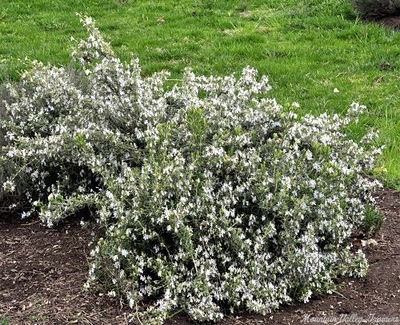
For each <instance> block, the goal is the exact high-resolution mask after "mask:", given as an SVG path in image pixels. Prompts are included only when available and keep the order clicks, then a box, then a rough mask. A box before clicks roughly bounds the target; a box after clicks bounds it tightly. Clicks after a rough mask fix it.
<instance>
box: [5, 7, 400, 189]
mask: <svg viewBox="0 0 400 325" xmlns="http://www.w3.org/2000/svg"><path fill="white" fill-rule="evenodd" d="M349 2H350V1H349V0H308V1H298V0H281V1H277V0H252V1H250V0H224V1H223V0H195V1H193V0H192V1H189V0H179V1H177V0H159V1H137V0H136V1H135V0H101V1H100V0H87V1H86V0H85V1H81V0H75V1H72V0H63V1H61V0H54V1H45V0H30V1H26V0H2V1H1V3H0V80H3V81H4V80H7V79H12V80H17V79H18V76H19V74H20V72H21V71H22V70H23V69H24V68H26V65H25V63H24V59H25V58H28V59H31V60H34V59H36V60H40V61H44V62H50V63H52V64H57V65H65V64H67V63H68V62H69V52H70V47H71V45H72V43H71V37H73V38H74V39H76V40H79V39H80V38H84V37H86V34H85V31H84V29H83V28H82V26H81V25H80V22H79V18H78V17H77V16H76V12H80V13H84V14H87V15H89V16H92V17H94V18H95V19H96V21H97V26H98V27H99V29H100V30H101V31H102V33H103V36H104V37H105V38H106V39H107V40H108V41H110V43H111V44H112V46H113V48H114V49H115V51H116V52H117V53H118V55H119V56H120V57H121V58H122V59H125V60H129V58H130V53H132V54H133V55H134V56H135V57H139V58H140V61H141V64H142V67H143V73H144V74H145V75H148V74H151V73H152V72H154V71H158V70H161V69H166V70H169V71H170V72H171V73H172V77H173V78H179V77H180V75H181V73H182V71H183V68H184V67H186V66H191V67H193V69H194V71H195V72H196V73H201V74H206V75H209V74H214V75H224V74H229V73H234V72H235V73H238V72H240V71H241V70H242V68H243V67H245V66H247V65H250V66H253V67H255V68H257V69H258V70H259V71H260V73H262V74H267V75H268V76H269V77H270V81H271V85H272V86H273V90H272V91H271V94H270V96H272V97H275V98H277V100H278V102H280V103H281V104H290V103H292V102H298V103H299V104H300V105H301V107H300V109H299V112H300V113H301V114H304V113H308V112H312V113H321V112H324V111H328V112H331V113H333V112H337V113H342V112H344V111H346V110H347V108H348V107H349V105H350V104H351V103H352V102H353V101H358V102H360V103H362V104H364V105H367V111H366V114H365V115H364V116H363V117H362V118H361V119H360V121H361V123H360V124H359V125H357V126H352V127H351V128H350V129H349V132H350V134H351V136H352V137H353V138H354V139H357V138H359V137H360V136H361V135H363V134H364V133H365V132H366V130H367V129H368V128H369V127H374V128H377V129H379V130H380V132H381V137H380V140H379V143H380V144H382V145H385V151H384V155H383V157H382V161H381V162H380V165H381V166H382V167H383V168H382V170H385V169H386V170H387V173H382V174H381V177H383V179H384V180H385V182H386V185H388V186H391V187H395V188H397V189H400V159H399V157H400V145H399V143H400V123H399V121H400V106H399V101H400V97H399V87H400V83H399V78H400V74H399V68H400V63H399V62H400V61H399V58H400V51H399V46H398V44H399V41H400V34H399V33H396V32H394V31H391V30H389V29H385V28H383V27H380V26H377V25H373V24H365V23H363V22H361V21H360V20H359V19H358V18H357V16H356V15H355V13H354V11H353V9H352V8H351V6H350V3H349Z"/></svg>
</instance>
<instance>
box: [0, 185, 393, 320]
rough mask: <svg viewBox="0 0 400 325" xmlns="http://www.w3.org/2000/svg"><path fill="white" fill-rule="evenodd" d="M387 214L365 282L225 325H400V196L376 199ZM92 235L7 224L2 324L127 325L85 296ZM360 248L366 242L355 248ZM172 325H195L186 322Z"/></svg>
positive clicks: (2, 245) (347, 282) (112, 308)
mask: <svg viewBox="0 0 400 325" xmlns="http://www.w3.org/2000/svg"><path fill="white" fill-rule="evenodd" d="M377 201H378V203H379V207H380V210H381V211H382V212H383V213H384V215H385V218H386V220H385V223H384V225H383V227H382V229H381V230H380V231H379V233H377V234H376V235H375V236H374V239H375V241H376V243H377V244H376V245H370V246H366V247H363V250H364V251H365V253H366V254H367V257H368V260H369V262H370V269H369V273H368V275H367V276H366V277H365V278H343V279H340V281H339V284H338V289H337V291H335V292H334V293H332V294H330V295H324V296H322V297H319V298H316V299H313V300H312V301H310V302H309V303H307V304H303V303H298V304H295V305H292V306H284V307H282V308H281V309H280V310H278V311H276V312H274V313H272V314H270V315H266V316H260V315H251V314H237V315H235V316H229V317H227V318H226V319H225V320H224V321H222V322H220V323H219V324H220V325H228V324H233V325H251V324H253V325H255V324H278V325H279V324H301V323H310V324H346V323H348V324H350V323H351V324H395V323H398V324H400V193H398V192H395V191H392V190H382V191H380V192H379V193H378V194H377ZM89 242H90V234H89V232H88V231H87V230H84V229H82V228H81V227H80V226H79V225H78V224H74V223H70V224H68V225H64V226H63V227H62V228H60V229H48V228H45V227H44V226H42V225H41V224H40V223H39V222H31V223H23V222H21V221H17V220H10V219H3V220H1V219H0V324H2V317H3V318H4V317H5V316H7V318H8V320H9V324H10V325H13V324H127V316H126V315H127V313H128V312H129V311H128V310H127V309H126V307H124V306H122V305H121V304H120V303H119V302H115V301H111V300H110V299H109V298H108V297H105V296H94V295H89V294H87V293H85V292H84V291H83V290H82V287H83V284H84V283H85V279H86V276H87V270H88V263H89V262H88V260H87V256H88V253H89V247H88V244H89ZM355 244H359V243H355ZM166 324H170V325H172V324H182V325H189V324H193V323H192V322H190V321H189V320H188V319H187V318H186V317H184V316H178V317H175V318H174V319H172V320H169V321H168V322H166Z"/></svg>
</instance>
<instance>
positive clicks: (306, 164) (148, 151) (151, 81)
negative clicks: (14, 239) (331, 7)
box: [0, 2, 381, 324]
mask: <svg viewBox="0 0 400 325" xmlns="http://www.w3.org/2000/svg"><path fill="white" fill-rule="evenodd" d="M213 4H214V2H209V5H213ZM81 21H82V23H83V24H84V26H85V27H86V28H87V29H88V31H89V33H90V35H89V37H88V39H87V40H81V41H79V42H77V45H76V48H75V49H74V50H73V52H72V58H73V62H72V63H71V65H70V66H69V67H67V68H64V67H55V66H53V65H50V64H48V65H46V64H43V63H40V62H36V61H35V62H32V68H31V69H30V70H28V71H26V72H25V73H23V74H22V76H21V80H20V82H19V83H17V84H10V85H8V86H7V89H8V95H7V96H8V97H7V98H8V100H6V101H5V116H4V119H2V120H1V124H0V126H1V131H2V134H3V135H4V142H5V145H4V146H3V156H2V158H3V164H4V166H6V165H9V166H13V168H14V170H16V171H17V170H18V172H16V173H15V174H13V173H9V174H8V175H6V179H5V181H4V183H3V190H4V191H8V192H14V191H22V190H23V193H24V195H25V203H26V204H29V205H30V208H29V209H27V210H24V212H23V215H24V216H28V215H35V214H37V215H39V217H40V218H41V220H42V221H43V222H46V223H47V225H48V226H52V225H53V224H55V223H57V222H60V221H61V220H63V219H65V218H66V217H67V216H68V215H70V214H73V213H76V212H78V211H79V210H81V209H83V208H88V207H89V208H90V210H91V211H92V212H93V215H92V217H93V219H95V220H96V221H97V223H98V225H99V227H100V228H101V231H100V233H101V235H102V238H99V239H98V241H97V244H96V247H95V248H94V249H93V250H92V252H91V263H90V270H89V278H88V282H87V285H86V287H87V288H97V289H99V290H102V291H104V292H107V293H108V295H109V296H112V297H117V296H118V297H121V298H123V299H125V300H126V301H127V302H128V304H129V306H130V307H131V308H132V309H133V310H136V311H137V315H136V316H137V317H139V319H141V320H142V321H143V322H145V323H146V324H151V323H157V324H158V323H162V322H163V321H164V320H165V319H167V318H168V317H169V316H170V315H171V314H172V313H173V312H174V311H176V310H183V311H184V312H186V313H187V314H189V315H190V316H191V317H192V318H193V319H195V320H199V321H213V320H217V319H220V318H222V317H223V316H224V315H225V314H226V313H228V312H230V311H242V310H248V311H252V312H257V313H268V312H270V311H271V310H274V309H276V308H278V307H279V306H280V305H281V304H283V303H285V302H291V301H296V300H302V301H305V302H306V301H308V300H309V299H310V297H311V296H312V295H316V294H320V293H323V292H326V291H329V290H331V289H332V288H334V285H335V284H334V280H335V279H336V278H337V277H338V276H340V275H345V274H346V275H356V276H362V275H365V273H366V270H367V261H366V259H365V256H364V255H363V253H362V252H361V251H358V252H353V251H352V249H351V246H350V236H351V234H352V233H353V232H354V231H356V230H357V229H359V228H360V227H361V226H362V224H363V220H364V219H365V216H366V215H367V214H369V213H371V211H372V210H371V207H373V199H372V192H373V191H374V190H375V189H376V188H377V187H378V186H379V182H377V181H372V180H370V179H369V178H366V177H365V176H364V175H365V173H370V172H371V171H372V170H374V168H375V160H376V158H377V157H378V155H379V154H380V152H381V151H380V149H379V148H376V147H375V146H374V143H375V142H374V141H375V138H376V134H375V133H374V132H372V133H368V134H367V135H366V136H364V137H362V139H360V141H355V140H352V139H350V138H349V137H348V135H347V134H346V133H345V130H346V128H347V127H348V126H349V125H350V124H351V123H357V121H358V117H357V116H358V115H359V114H360V113H361V112H362V111H363V110H364V108H365V107H364V106H362V105H359V104H357V103H352V104H351V106H350V109H348V110H347V112H346V113H344V114H343V116H340V115H338V114H332V115H330V114H328V113H323V114H320V115H317V116H314V115H312V114H305V115H303V116H298V115H297V114H296V113H295V112H294V110H296V109H298V107H299V104H298V103H296V102H294V103H293V104H291V105H287V106H286V107H284V106H282V105H279V104H278V103H277V101H276V100H275V99H273V98H268V92H269V91H270V90H271V87H270V85H269V81H268V78H267V77H266V76H265V75H263V76H261V77H259V76H258V74H257V70H256V69H254V68H250V67H246V68H244V69H243V71H242V73H241V74H240V75H234V74H232V75H227V76H222V77H219V76H209V77H206V76H201V75H200V76H199V75H196V74H195V73H194V72H193V70H192V69H190V68H186V69H185V70H184V72H183V77H182V79H181V80H179V81H178V82H176V83H175V84H172V83H171V82H172V80H169V73H167V72H165V71H162V72H158V73H155V74H153V75H152V76H150V77H143V76H142V74H141V67H140V65H139V63H138V60H134V59H133V60H131V62H130V63H124V62H121V60H120V59H118V58H117V57H116V56H115V54H114V52H113V50H112V48H111V46H110V45H109V44H108V43H107V42H105V41H104V40H103V38H102V36H101V34H100V32H99V30H98V29H97V28H95V26H94V21H93V20H92V19H91V18H88V17H81ZM20 180H28V181H26V183H25V186H24V188H23V189H21V188H20V184H21V181H20ZM131 316H132V317H134V316H133V315H131ZM136 316H135V317H136Z"/></svg>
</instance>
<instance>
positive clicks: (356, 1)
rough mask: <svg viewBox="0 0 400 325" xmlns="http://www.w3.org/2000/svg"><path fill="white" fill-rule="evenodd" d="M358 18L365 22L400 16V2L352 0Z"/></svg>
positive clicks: (393, 0)
mask: <svg viewBox="0 0 400 325" xmlns="http://www.w3.org/2000/svg"><path fill="white" fill-rule="evenodd" d="M352 4H353V6H354V8H355V9H356V10H357V12H358V13H359V14H360V16H361V17H362V18H364V19H367V20H379V19H382V18H384V17H390V16H399V15H400V0H352Z"/></svg>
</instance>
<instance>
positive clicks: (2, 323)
mask: <svg viewBox="0 0 400 325" xmlns="http://www.w3.org/2000/svg"><path fill="white" fill-rule="evenodd" d="M9 321H10V319H9V318H8V317H3V316H2V315H0V325H8V324H9Z"/></svg>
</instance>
